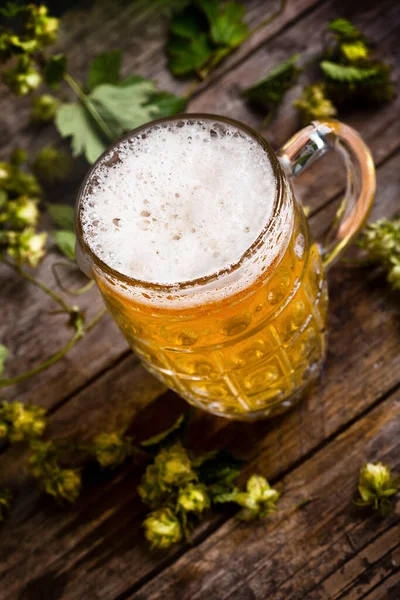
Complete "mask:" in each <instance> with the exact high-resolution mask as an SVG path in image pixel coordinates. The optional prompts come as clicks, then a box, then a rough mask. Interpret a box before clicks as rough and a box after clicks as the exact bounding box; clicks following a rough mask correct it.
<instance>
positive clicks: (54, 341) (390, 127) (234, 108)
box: [0, 2, 400, 408]
mask: <svg viewBox="0 0 400 600" xmlns="http://www.w3.org/2000/svg"><path fill="white" fill-rule="evenodd" d="M100 6H101V5H100ZM385 6H387V10H386V11H384V10H379V11H378V13H377V12H376V11H377V9H376V8H371V9H369V10H365V11H363V12H362V13H360V14H359V15H358V14H357V19H356V20H357V24H359V25H360V26H362V27H365V28H366V33H368V35H371V36H372V37H373V39H375V41H379V39H381V38H385V39H386V42H385V43H386V44H387V50H388V55H389V56H392V58H396V59H398V58H399V56H398V52H399V50H398V43H397V35H398V34H397V33H396V30H395V31H392V29H393V27H394V25H393V24H394V23H396V16H398V6H399V5H398V4H393V3H392V2H386V3H385ZM94 10H95V11H97V10H98V11H100V12H99V15H103V16H104V12H101V9H100V8H95V9H94ZM291 10H292V9H291ZM334 10H336V9H333V8H332V6H331V5H330V4H329V5H326V4H323V5H322V6H321V7H320V8H319V9H318V10H316V11H314V12H313V13H311V15H309V16H306V17H305V18H304V19H301V20H300V21H299V22H298V23H296V27H294V28H289V29H286V30H285V31H284V32H283V33H282V34H281V35H280V36H279V38H278V39H275V38H274V41H273V45H271V48H269V47H268V43H267V44H266V46H265V47H263V48H262V49H261V50H260V51H258V52H256V53H255V54H253V55H251V56H250V58H249V60H248V61H246V63H244V64H243V65H242V66H241V67H239V68H238V69H236V70H235V71H234V72H233V73H232V75H228V76H227V77H225V78H223V79H222V80H221V82H219V81H217V82H216V83H215V84H214V86H211V87H210V88H208V89H207V90H205V91H204V92H203V93H202V94H201V95H200V96H199V98H198V99H197V100H196V101H195V105H194V106H193V107H192V106H191V109H193V110H194V109H196V110H208V112H210V111H214V110H220V108H219V107H218V106H216V107H214V104H213V102H215V97H217V98H221V99H222V101H223V100H224V98H226V94H227V91H226V90H229V89H230V88H229V86H230V85H232V84H231V80H230V79H229V77H235V78H236V81H241V80H243V76H244V75H245V74H246V72H247V70H248V71H249V72H251V73H253V75H252V76H253V77H256V76H258V75H259V74H262V72H263V70H265V65H267V67H269V66H270V65H272V64H276V61H278V60H281V58H282V53H283V52H285V53H286V54H285V55H286V56H287V55H288V54H290V53H292V52H297V51H302V49H303V47H304V39H308V38H309V37H310V36H309V32H310V31H311V32H313V36H315V37H313V38H312V40H314V41H312V43H310V46H309V48H308V49H307V52H308V54H307V60H308V58H309V57H310V56H311V55H312V56H316V55H317V54H318V52H319V51H320V47H321V36H322V31H323V29H324V27H325V25H326V22H327V20H328V19H329V18H331V17H332V16H333V15H334ZM74 14H75V13H74ZM112 14H113V13H112ZM78 15H81V13H78ZM96 15H97V12H95V14H94V16H93V19H94V21H93V22H97V21H96V19H100V16H99V15H97V16H96ZM124 16H126V15H125V13H124V12H122V13H121V15H120V17H121V18H123V17H124ZM72 17H73V15H72ZM72 17H71V22H72V23H73V22H75V21H76V22H77V25H76V27H78V32H77V33H76V37H77V38H78V37H79V36H80V35H81V34H82V31H81V29H80V28H82V27H87V24H86V25H85V24H82V22H81V21H82V19H81V18H79V19H78V18H77V16H75V17H73V18H72ZM115 18H117V17H115ZM74 19H75V20H74ZM126 20H128V19H126ZM388 21H389V23H390V27H389V26H387V22H388ZM110 22H111V23H112V24H113V23H114V21H113V18H111V20H110ZM67 23H68V22H67ZM117 24H118V21H117V22H116V23H114V25H113V27H114V26H115V27H116V28H117ZM67 29H68V31H69V29H71V31H70V35H71V36H73V35H75V34H73V31H74V29H73V27H72V25H71V27H70V28H68V27H67ZM385 31H389V32H390V31H392V33H388V34H385V33H383V32H385ZM374 36H375V38H374ZM96 39H97V38H96ZM99 39H102V40H103V38H102V37H101V36H99ZM157 39H159V38H157ZM146 40H147V38H146V36H145V37H144V41H146ZM147 41H148V40H147ZM63 43H65V44H68V43H71V38H70V37H66V39H65V40H64V41H63ZM102 43H104V40H103V41H102ZM138 43H139V42H138ZM280 44H282V45H281V46H280ZM157 48H158V49H157V52H160V47H159V46H157ZM391 49H392V51H393V52H392V51H391ZM97 51H98V50H94V52H97ZM74 52H75V53H76V54H78V55H79V56H78V57H79V60H81V61H82V60H83V59H82V56H83V55H82V53H78V52H77V50H76V49H75V50H74ZM265 53H267V55H268V56H269V55H270V54H271V56H272V58H270V59H269V60H270V61H271V62H270V63H268V62H267V63H266V62H265ZM385 55H386V53H385ZM139 56H140V53H139ZM78 57H77V58H76V60H78ZM74 60H75V58H74V55H73V58H72V61H74ZM137 60H139V59H137ZM143 60H145V59H144V58H143ZM146 61H147V59H146ZM146 61H145V62H144V63H143V69H145V68H150V64H154V57H153V59H152V60H150V59H149V62H148V63H147V62H146ZM398 62H400V61H399V60H398ZM72 64H74V63H73V62H72ZM396 64H397V63H396ZM246 65H248V66H247V69H246ZM135 68H138V64H136V63H134V64H133V65H132V70H134V69H135ZM254 69H258V72H257V73H258V74H257V75H256V73H254ZM130 72H132V71H130ZM236 73H238V75H236ZM214 87H215V89H216V92H214V91H213V90H214ZM215 94H217V96H215ZM203 98H204V100H203ZM196 103H197V104H196ZM199 103H200V104H199ZM201 103H202V104H201ZM14 104H15V103H10V102H9V105H11V106H14ZM7 106H8V105H7ZM399 107H400V97H398V98H397V99H396V100H395V101H394V102H393V103H390V104H388V105H387V106H386V107H383V108H382V109H380V110H377V111H374V112H373V113H372V114H369V113H368V114H366V115H363V116H361V117H360V116H354V117H352V118H351V119H349V120H348V121H349V123H350V124H353V125H355V126H356V127H357V128H358V130H359V131H360V132H361V133H362V135H363V136H364V138H365V140H366V141H367V143H368V144H369V145H370V147H371V149H372V151H373V154H374V156H375V160H376V162H377V164H381V163H382V162H384V161H385V160H386V158H387V157H388V156H390V155H391V154H392V153H393V151H394V150H395V149H396V147H398V144H399V140H400V123H399V119H398V111H399ZM241 110H242V111H245V114H241V112H240V111H241ZM221 112H223V113H225V114H228V115H233V116H236V117H239V118H243V119H244V120H245V121H247V122H250V124H252V125H254V126H256V127H259V126H260V123H261V120H262V119H261V116H260V115H254V114H253V113H251V112H250V110H249V107H247V106H246V105H245V104H244V103H243V102H242V100H240V99H239V100H237V101H236V102H235V103H234V104H233V105H232V103H229V102H227V103H226V105H225V107H224V110H222V106H221ZM5 114H7V113H5ZM21 121H23V119H19V120H17V122H18V123H19V122H21ZM297 127H298V122H296V117H295V113H294V109H293V108H292V107H291V106H290V104H289V105H287V104H285V105H284V106H283V109H282V111H281V113H280V115H279V117H278V118H277V119H276V121H275V123H274V124H273V125H272V127H271V132H272V137H271V138H270V141H271V142H273V143H274V145H275V146H277V145H279V144H280V143H281V142H283V141H284V139H285V138H286V137H287V136H288V135H290V134H292V133H293V132H294V131H295V129H296V128H297ZM27 131H29V135H31V136H32V135H33V133H32V131H31V130H29V129H28V130H27ZM274 132H275V133H274ZM276 132H281V133H280V134H279V135H280V137H279V135H278V134H277V133H276ZM52 135H53V136H55V132H53V134H52ZM35 137H36V138H37V137H38V136H35ZM39 137H40V136H39ZM26 142H27V143H28V142H29V140H27V141H26ZM84 168H85V167H84V165H83V164H82V163H78V165H77V171H76V176H77V179H75V178H74V177H73V178H72V179H71V181H69V182H68V184H67V185H65V186H63V188H62V190H61V191H60V193H59V194H58V191H57V190H53V193H57V194H58V195H57V197H58V198H60V199H62V200H63V201H67V202H72V201H73V200H74V193H75V191H76V189H77V188H78V186H79V180H81V179H82V177H83V173H84ZM337 169H338V163H337V162H335V160H334V159H333V158H332V156H331V155H329V156H328V157H327V158H326V159H325V160H324V163H323V164H320V162H318V164H316V165H315V167H314V168H312V169H311V170H310V171H308V172H307V171H306V172H305V173H304V175H302V176H301V178H299V180H296V184H295V185H296V193H298V194H300V195H301V197H302V198H303V200H304V202H305V203H306V204H308V205H310V206H311V208H316V207H317V206H318V205H319V204H320V203H321V197H322V198H323V202H324V203H325V202H329V201H330V200H331V199H332V198H333V197H334V196H335V195H336V194H337V193H338V192H339V191H340V189H341V187H342V181H343V179H340V178H338V177H337V176H336V173H337ZM334 172H335V173H334ZM321 181H324V182H326V185H325V186H324V191H323V193H321V183H320V182H321ZM57 260H59V258H58V256H57V254H52V255H50V256H49V257H48V258H46V260H45V261H44V262H43V264H42V265H41V267H40V268H39V270H38V272H37V273H38V276H39V278H41V279H42V280H43V281H44V282H45V283H46V284H48V285H49V286H50V287H54V286H55V282H54V279H53V276H52V274H51V265H52V264H53V263H54V262H55V261H57ZM77 277H78V276H77ZM0 281H1V283H3V294H2V296H3V300H4V302H5V306H4V311H5V315H6V318H5V319H3V320H2V321H1V323H0V339H1V340H2V342H3V343H5V344H6V345H7V346H8V347H9V348H10V351H11V356H10V359H9V361H8V364H7V371H8V374H9V375H11V376H12V375H16V374H18V373H21V372H23V371H25V370H27V369H28V368H32V367H33V366H35V365H36V364H37V363H38V362H40V361H41V360H42V359H43V358H44V357H45V356H48V355H51V354H52V353H54V352H56V351H57V350H58V349H59V348H60V347H61V346H62V345H64V344H65V343H66V342H67V341H68V339H69V336H70V335H71V332H70V330H68V329H67V328H65V327H63V326H62V324H63V322H64V321H63V319H62V318H60V317H57V318H55V317H54V316H49V315H48V313H49V312H50V311H52V310H53V308H54V306H53V304H52V303H51V302H49V301H48V300H47V299H46V298H43V294H42V293H41V292H40V291H38V290H35V289H33V288H32V286H30V285H27V284H25V283H23V282H21V281H20V279H19V278H15V277H12V276H10V273H9V271H8V270H7V269H0ZM71 285H76V281H75V282H74V280H73V279H72V281H71ZM81 305H82V307H83V308H84V309H88V318H90V316H91V315H93V313H94V312H95V311H96V310H98V309H99V308H100V307H101V305H102V302H101V299H100V297H99V295H98V292H97V291H96V290H95V289H93V290H91V292H89V293H88V294H87V295H85V296H84V297H83V298H82V301H81ZM10 324H12V326H11V327H10ZM44 331H51V332H52V334H51V335H46V336H44V335H43V332H44ZM126 352H127V345H126V343H125V341H124V339H123V338H122V336H120V334H119V332H118V331H117V328H116V327H115V325H114V324H113V322H112V320H111V319H110V317H108V316H107V317H105V318H104V322H103V324H102V325H101V326H100V327H98V328H97V329H96V330H95V331H93V332H92V333H91V334H90V336H87V338H86V339H84V340H83V341H82V342H80V344H79V347H76V348H75V349H74V350H73V351H72V352H70V353H69V355H68V357H67V358H65V359H64V360H62V361H60V362H59V363H58V364H57V365H56V366H54V367H52V368H51V369H50V370H49V371H46V372H44V373H42V374H41V375H39V376H37V377H35V378H34V380H32V381H28V382H26V383H24V384H20V385H18V386H14V387H13V388H12V389H9V390H7V392H6V393H7V396H8V397H9V398H10V399H11V398H16V397H18V398H19V399H21V400H29V401H31V402H34V403H38V404H41V405H43V406H46V407H48V408H51V407H53V406H56V405H57V404H58V403H59V402H62V401H64V400H65V399H66V398H68V397H69V396H70V395H71V394H73V393H74V391H76V390H77V389H79V388H80V387H82V386H84V385H87V384H88V383H89V382H90V381H91V380H92V379H93V378H95V377H96V374H97V373H101V372H102V371H103V370H104V369H107V368H109V367H110V366H111V365H112V364H113V363H114V362H115V361H118V360H119V358H120V357H121V356H123V355H124V354H125V353H126ZM22 356H23V360H21V357H22ZM82 357H84V359H83V360H82Z"/></svg>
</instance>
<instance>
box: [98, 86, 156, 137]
mask: <svg viewBox="0 0 400 600" xmlns="http://www.w3.org/2000/svg"><path fill="white" fill-rule="evenodd" d="M155 91H157V90H156V87H155V85H154V83H153V81H147V80H145V81H142V82H139V83H133V84H131V85H124V86H118V85H111V84H103V85H99V86H98V87H97V88H96V89H95V90H93V92H92V93H91V94H90V96H89V99H90V101H91V102H92V103H93V104H94V106H95V107H96V110H97V112H98V113H99V114H100V115H101V116H102V118H103V119H104V121H105V122H106V123H107V124H110V126H111V128H112V130H113V131H116V132H118V135H120V134H122V133H123V132H124V131H130V130H131V129H135V128H136V127H139V125H143V123H147V122H148V121H151V120H152V119H153V118H155V117H156V116H158V112H159V111H158V108H157V106H156V105H153V104H149V99H150V97H151V95H152V94H153V93H154V92H155Z"/></svg>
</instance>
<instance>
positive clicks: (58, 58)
mask: <svg viewBox="0 0 400 600" xmlns="http://www.w3.org/2000/svg"><path fill="white" fill-rule="evenodd" d="M66 72H67V57H66V56H65V54H56V55H55V56H52V57H51V58H50V60H49V61H48V62H47V64H46V66H45V68H44V71H43V76H44V80H45V82H46V83H47V85H49V86H50V87H51V88H53V89H57V88H58V87H59V85H60V83H61V81H62V80H63V78H64V75H65V74H66Z"/></svg>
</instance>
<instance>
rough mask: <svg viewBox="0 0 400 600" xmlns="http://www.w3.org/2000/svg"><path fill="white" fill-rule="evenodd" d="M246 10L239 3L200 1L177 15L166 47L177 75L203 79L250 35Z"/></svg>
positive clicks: (169, 65) (171, 65) (170, 65)
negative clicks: (192, 73)
mask: <svg viewBox="0 0 400 600" xmlns="http://www.w3.org/2000/svg"><path fill="white" fill-rule="evenodd" d="M244 14H245V9H244V7H243V6H242V5H241V4H239V3H237V2H226V3H225V4H223V3H222V2H217V1H211V2H210V0H197V1H195V2H192V3H190V4H189V6H186V7H185V8H184V9H183V10H182V11H180V12H178V13H176V14H175V15H174V17H173V19H172V21H171V26H170V38H169V42H168V46H167V53H168V56H169V62H168V67H169V68H170V70H171V71H172V73H173V74H174V75H186V74H188V73H191V72H196V73H198V74H199V75H200V76H203V75H204V74H205V73H206V72H207V71H208V70H209V69H211V68H213V67H215V66H216V65H217V64H218V63H219V62H220V61H221V60H222V59H223V58H224V57H225V56H226V55H227V54H229V52H231V50H232V49H233V48H236V47H237V46H239V45H240V44H241V43H242V42H243V41H244V40H245V39H246V38H247V37H248V35H249V29H248V27H247V25H246V23H245V22H244V20H243V17H244Z"/></svg>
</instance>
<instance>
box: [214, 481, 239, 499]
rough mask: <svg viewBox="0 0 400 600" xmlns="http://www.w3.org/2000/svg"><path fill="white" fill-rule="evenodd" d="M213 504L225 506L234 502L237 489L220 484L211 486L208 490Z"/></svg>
mask: <svg viewBox="0 0 400 600" xmlns="http://www.w3.org/2000/svg"><path fill="white" fill-rule="evenodd" d="M208 491H209V494H210V497H211V500H212V503H213V504H226V503H228V502H235V500H236V496H237V494H238V493H239V488H237V487H236V486H230V485H225V484H220V483H214V484H211V485H210V486H209V488H208Z"/></svg>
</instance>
